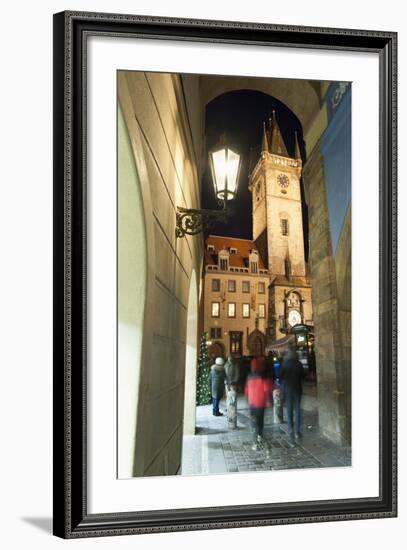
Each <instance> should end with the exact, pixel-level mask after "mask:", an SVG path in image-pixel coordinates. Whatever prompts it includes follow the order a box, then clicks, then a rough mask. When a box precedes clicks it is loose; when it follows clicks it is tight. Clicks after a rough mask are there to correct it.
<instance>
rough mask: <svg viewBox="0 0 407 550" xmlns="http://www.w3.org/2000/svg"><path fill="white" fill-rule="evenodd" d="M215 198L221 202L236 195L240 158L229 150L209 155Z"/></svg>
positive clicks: (221, 150)
mask: <svg viewBox="0 0 407 550" xmlns="http://www.w3.org/2000/svg"><path fill="white" fill-rule="evenodd" d="M211 157H212V169H213V177H214V184H215V193H216V196H217V197H218V198H220V199H222V200H230V199H233V198H234V196H235V195H236V189H237V176H238V172H239V161H240V156H239V155H238V154H237V153H234V152H233V151H231V150H230V149H220V150H219V151H215V152H213V153H211Z"/></svg>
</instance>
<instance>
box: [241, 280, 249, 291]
mask: <svg viewBox="0 0 407 550" xmlns="http://www.w3.org/2000/svg"><path fill="white" fill-rule="evenodd" d="M242 292H250V281H242Z"/></svg>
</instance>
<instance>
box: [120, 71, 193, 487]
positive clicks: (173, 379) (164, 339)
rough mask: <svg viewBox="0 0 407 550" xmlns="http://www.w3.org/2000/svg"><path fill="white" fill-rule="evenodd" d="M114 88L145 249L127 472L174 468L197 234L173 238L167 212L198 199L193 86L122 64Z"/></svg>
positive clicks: (180, 430)
mask: <svg viewBox="0 0 407 550" xmlns="http://www.w3.org/2000/svg"><path fill="white" fill-rule="evenodd" d="M118 94H119V102H120V107H121V110H122V112H123V117H124V121H125V124H126V127H127V130H128V134H129V136H130V141H131V145H132V149H133V154H134V158H135V164H136V166H137V171H138V174H139V180H140V187H141V193H142V198H143V207H144V215H145V235H146V253H147V266H146V267H147V269H146V271H147V277H146V306H145V314H144V324H143V348H142V350H141V361H140V363H139V364H134V368H135V369H139V377H138V378H139V387H138V404H137V411H136V414H137V429H136V434H135V453H134V464H133V475H135V476H144V475H165V474H175V473H176V472H177V471H178V469H179V467H180V462H181V449H182V434H183V413H184V391H185V383H184V380H185V357H186V353H185V350H186V332H187V318H188V299H189V296H190V294H191V292H190V278H191V274H192V272H193V270H194V271H195V273H200V269H201V265H202V264H201V262H202V250H203V243H202V241H201V239H200V238H197V237H195V238H191V237H185V238H182V239H176V238H175V220H176V207H177V206H184V207H189V208H197V207H199V195H200V189H199V177H198V166H197V164H198V161H197V158H198V157H199V155H200V144H199V143H197V140H198V137H197V136H199V131H198V130H197V128H196V127H197V124H199V120H198V121H194V133H195V139H193V137H192V130H191V124H190V121H189V114H188V108H187V104H188V105H189V109H190V110H193V109H194V108H195V109H196V110H198V111H199V109H200V99H199V90H198V85H197V82H196V85H194V81H190V82H189V83H188V90H187V92H186V91H185V90H183V89H182V82H181V79H180V77H179V76H177V75H170V74H161V73H160V74H158V73H143V72H124V71H123V72H119V73H118ZM194 106H195V107H194ZM197 149H198V151H197ZM130 215H131V213H130ZM134 215H135V214H134ZM194 280H195V279H194ZM198 283H199V281H196V283H195V284H196V285H198ZM197 294H198V288H196V295H197Z"/></svg>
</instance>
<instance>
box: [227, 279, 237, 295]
mask: <svg viewBox="0 0 407 550" xmlns="http://www.w3.org/2000/svg"><path fill="white" fill-rule="evenodd" d="M228 292H236V281H228Z"/></svg>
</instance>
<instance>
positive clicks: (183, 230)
mask: <svg viewBox="0 0 407 550" xmlns="http://www.w3.org/2000/svg"><path fill="white" fill-rule="evenodd" d="M226 220H227V212H226V210H225V209H223V210H199V209H195V208H183V207H182V206H179V207H177V225H176V228H175V235H176V237H178V238H179V237H184V236H185V235H198V233H202V231H204V229H208V228H209V227H211V225H213V223H215V222H223V223H225V222H226Z"/></svg>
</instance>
